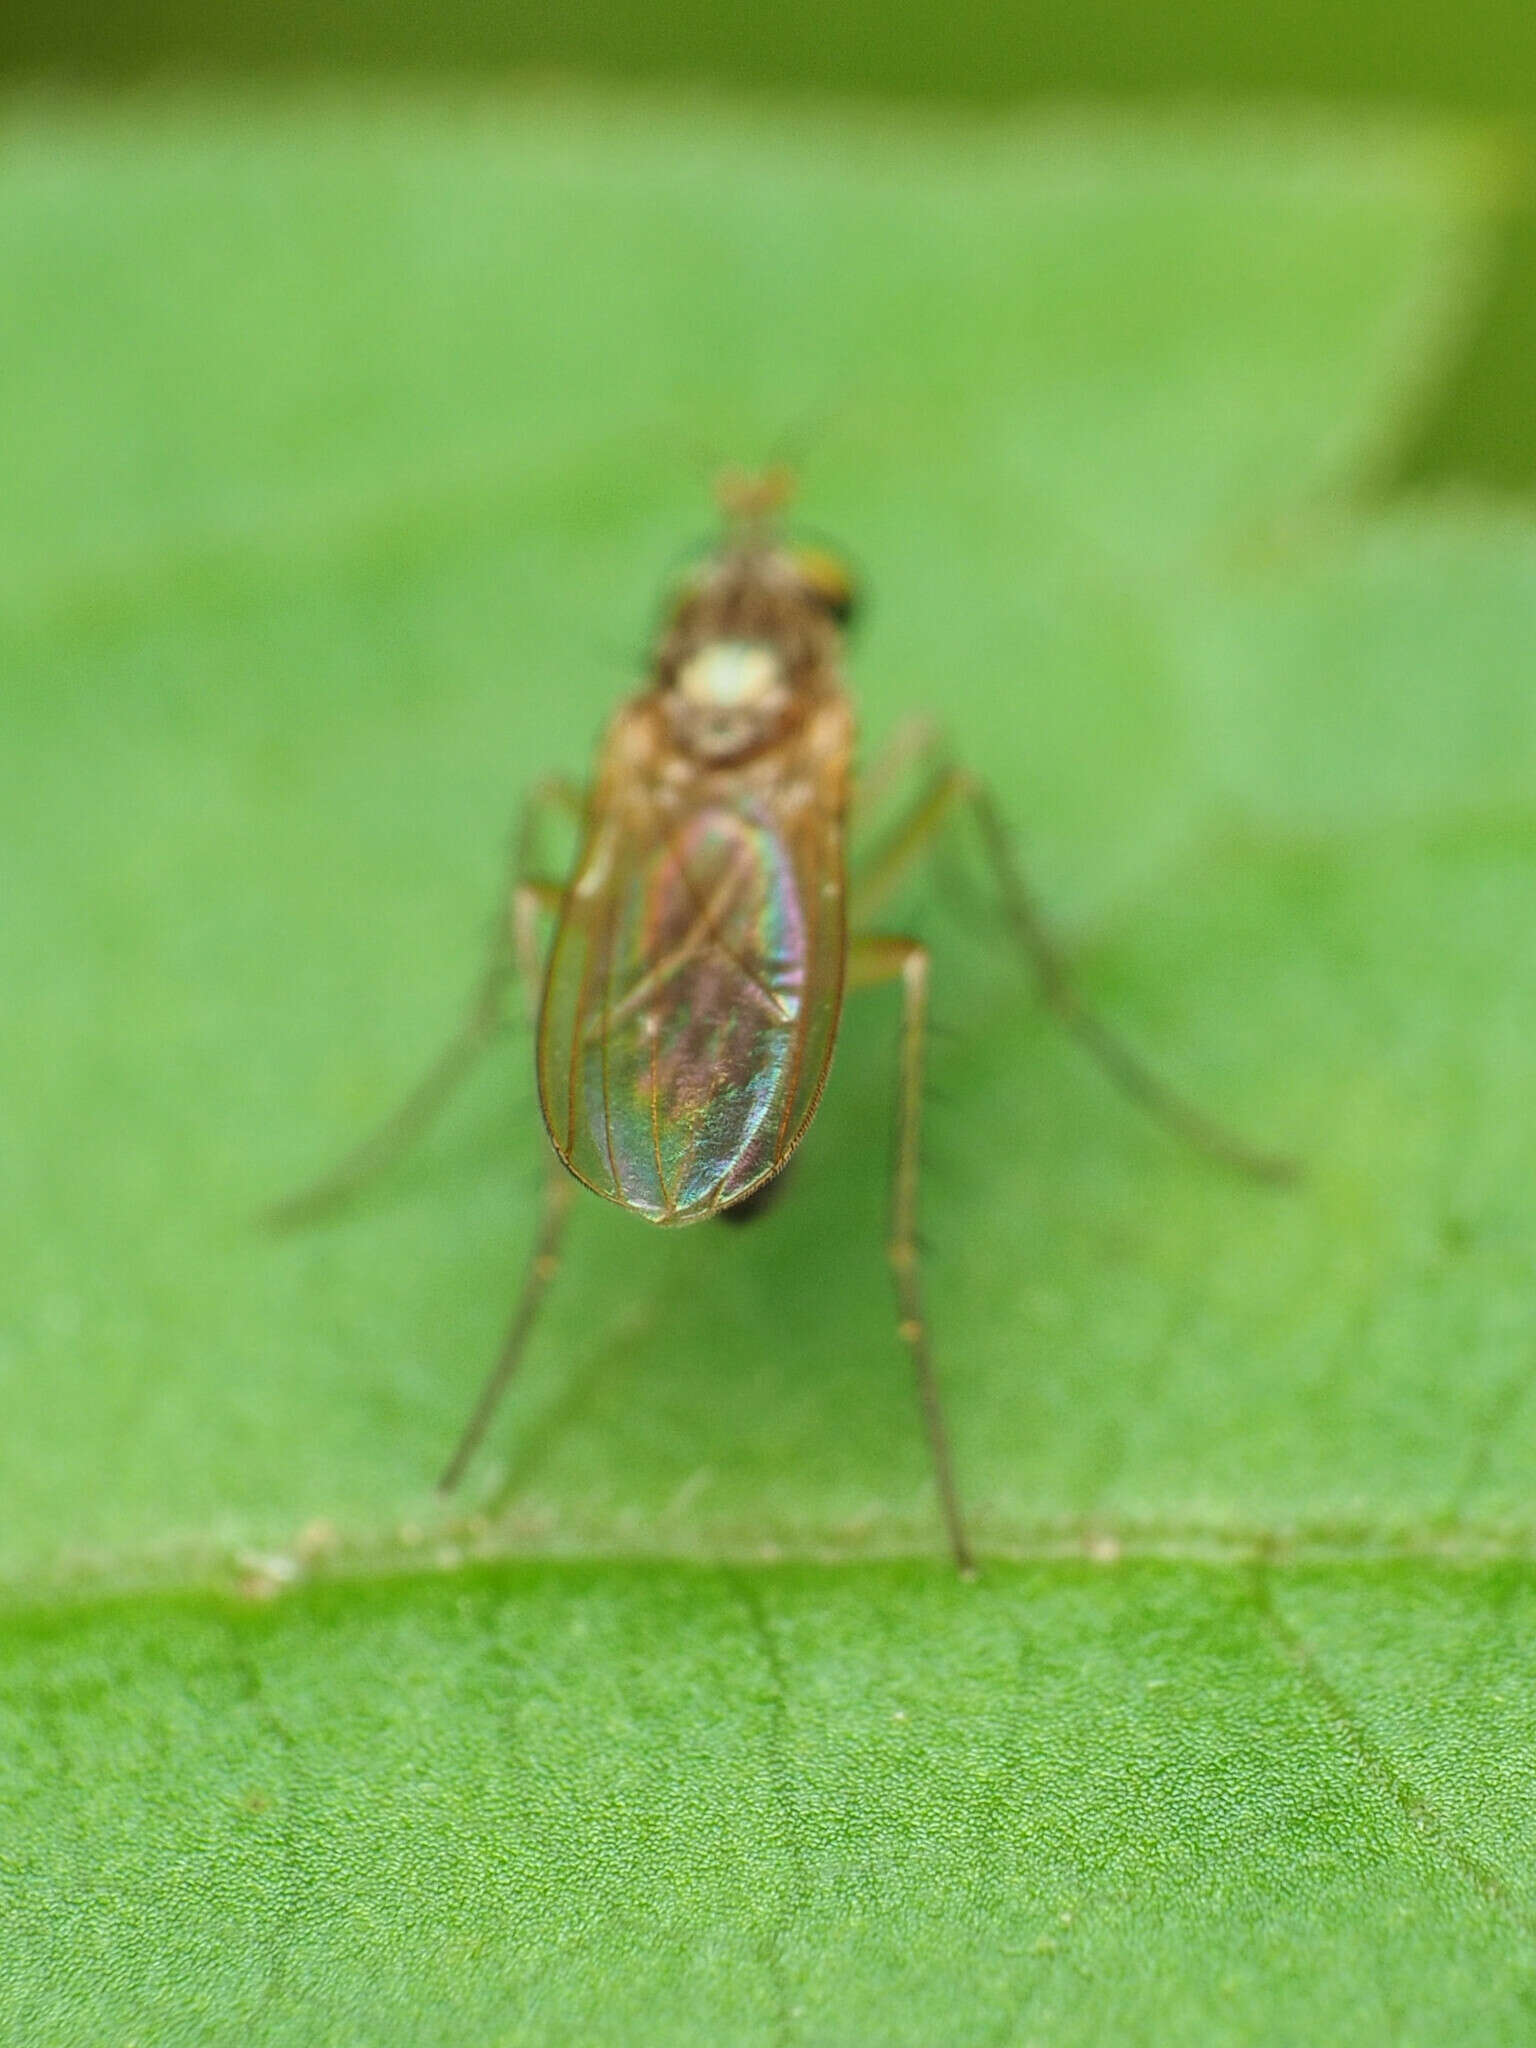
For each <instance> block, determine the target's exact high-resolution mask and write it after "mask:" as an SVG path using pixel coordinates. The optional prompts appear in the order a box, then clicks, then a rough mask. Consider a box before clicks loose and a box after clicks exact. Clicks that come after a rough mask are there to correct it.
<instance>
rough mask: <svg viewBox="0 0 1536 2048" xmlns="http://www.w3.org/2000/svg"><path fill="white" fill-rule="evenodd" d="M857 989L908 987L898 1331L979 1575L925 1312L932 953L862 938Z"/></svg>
mask: <svg viewBox="0 0 1536 2048" xmlns="http://www.w3.org/2000/svg"><path fill="white" fill-rule="evenodd" d="M848 973H849V984H850V986H851V987H855V988H857V987H861V986H862V987H869V986H871V985H874V984H878V983H880V982H886V981H896V980H899V981H900V983H901V1068H900V1076H899V1079H898V1082H897V1092H896V1164H895V1174H894V1178H893V1181H892V1186H891V1220H890V1237H889V1241H888V1243H887V1247H886V1251H887V1256H888V1257H889V1259H890V1263H891V1275H892V1278H893V1279H894V1281H895V1284H896V1329H897V1333H898V1335H899V1336H900V1338H901V1341H902V1342H903V1343H904V1344H905V1345H906V1347H907V1350H908V1352H909V1353H910V1355H911V1359H912V1367H913V1371H914V1373H915V1375H916V1378H917V1397H918V1401H919V1403H920V1404H921V1407H922V1411H923V1426H924V1428H925V1429H926V1431H927V1433H928V1449H929V1451H930V1453H931V1455H932V1458H933V1473H934V1478H935V1480H936V1481H937V1484H938V1489H939V1504H940V1506H941V1508H942V1509H943V1513H944V1527H945V1530H946V1531H947V1533H948V1536H949V1548H950V1554H951V1555H952V1556H953V1558H954V1560H955V1568H956V1570H957V1571H958V1572H959V1573H960V1575H961V1576H962V1578H967V1579H969V1578H974V1577H975V1575H976V1567H975V1565H974V1563H973V1562H972V1559H971V1549H970V1545H969V1543H968V1542H967V1541H966V1535H965V1522H964V1519H963V1517H962V1515H961V1512H960V1496H959V1493H958V1492H957V1490H956V1487H955V1472H954V1461H953V1459H952V1458H951V1456H950V1449H949V1432H948V1430H947V1428H946V1427H945V1423H944V1404H943V1402H942V1400H941V1399H940V1397H939V1384H938V1380H937V1378H936V1376H935V1374H934V1370H933V1355H932V1352H931V1350H930V1347H929V1342H928V1320H927V1317H926V1315H925V1314H924V1311H923V1291H922V1272H921V1263H920V1262H921V1249H920V1246H919V1243H918V1235H917V1194H918V1167H919V1138H920V1134H921V1126H922V1110H923V1047H924V1040H925V1038H926V1036H927V1027H928V949H927V947H926V946H924V945H921V944H919V942H918V941H917V940H916V939H901V938H880V937H870V938H861V939H855V941H854V943H853V948H852V951H851V953H850V956H849V962H848Z"/></svg>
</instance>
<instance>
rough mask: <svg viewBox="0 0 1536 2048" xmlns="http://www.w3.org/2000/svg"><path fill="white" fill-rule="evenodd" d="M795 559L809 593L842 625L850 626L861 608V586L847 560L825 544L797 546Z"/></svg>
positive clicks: (796, 568)
mask: <svg viewBox="0 0 1536 2048" xmlns="http://www.w3.org/2000/svg"><path fill="white" fill-rule="evenodd" d="M794 563H795V571H796V574H797V575H798V576H799V578H800V581H801V582H802V583H803V584H804V586H805V588H806V590H807V591H808V592H809V594H810V595H811V596H812V597H813V598H814V599H815V600H816V602H817V603H818V604H819V605H821V606H822V608H823V609H824V610H825V611H827V612H828V613H830V615H831V616H832V617H833V618H834V619H836V621H837V623H838V624H839V625H840V626H846V625H847V624H848V622H849V620H850V619H851V618H852V617H853V615H854V613H855V612H856V611H857V610H858V602H859V594H858V590H857V589H856V587H855V585H854V581H853V576H852V573H851V572H850V570H849V568H848V566H847V564H846V563H844V562H840V561H839V560H838V559H837V557H836V555H829V554H828V553H827V552H826V551H825V549H823V548H796V549H795V553H794Z"/></svg>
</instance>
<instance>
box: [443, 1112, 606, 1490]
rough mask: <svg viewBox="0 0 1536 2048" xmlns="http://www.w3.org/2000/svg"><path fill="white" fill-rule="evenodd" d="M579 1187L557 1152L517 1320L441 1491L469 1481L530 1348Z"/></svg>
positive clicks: (514, 1318)
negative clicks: (466, 1477)
mask: <svg viewBox="0 0 1536 2048" xmlns="http://www.w3.org/2000/svg"><path fill="white" fill-rule="evenodd" d="M575 1187H576V1183H575V1181H574V1180H573V1179H572V1178H571V1176H570V1175H569V1174H568V1173H567V1172H566V1170H565V1166H564V1164H563V1163H562V1161H561V1160H560V1158H559V1157H558V1156H557V1154H555V1153H554V1152H553V1151H552V1152H551V1153H550V1155H549V1159H548V1162H547V1164H546V1167H545V1173H544V1211H543V1215H542V1216H541V1218H540V1220H539V1234H538V1236H537V1237H536V1238H535V1239H534V1245H533V1250H532V1252H531V1253H530V1254H529V1259H528V1267H527V1271H526V1272H525V1274H524V1276H523V1287H522V1292H521V1294H520V1295H519V1296H518V1300H517V1307H516V1308H515V1309H514V1310H513V1312H512V1320H511V1322H510V1323H508V1325H507V1334H506V1336H505V1337H504V1338H503V1339H502V1343H501V1350H500V1351H499V1352H498V1354H497V1357H496V1363H495V1364H494V1365H493V1366H492V1367H491V1370H490V1373H489V1375H488V1376H487V1378H486V1381H485V1384H484V1386H483V1387H482V1388H481V1389H480V1396H479V1399H478V1400H477V1401H476V1402H475V1407H474V1413H473V1414H472V1415H471V1416H470V1418H469V1421H468V1423H467V1424H466V1425H465V1429H464V1434H463V1435H462V1436H461V1437H460V1438H459V1441H458V1443H457V1444H456V1445H455V1447H454V1452H453V1456H452V1457H451V1458H450V1459H449V1460H448V1463H447V1465H446V1466H445V1467H444V1468H443V1476H442V1478H441V1479H439V1480H438V1482H437V1490H438V1492H439V1493H452V1492H453V1490H454V1488H455V1487H456V1486H457V1485H458V1483H459V1481H460V1480H461V1479H462V1478H463V1477H464V1468H465V1467H466V1466H467V1465H468V1463H469V1461H470V1459H471V1458H472V1457H473V1456H474V1455H475V1452H476V1451H477V1450H478V1449H479V1447H480V1441H481V1438H482V1437H483V1436H484V1435H485V1432H486V1429H487V1428H488V1427H489V1425H490V1420H491V1417H492V1416H493V1415H494V1414H495V1413H496V1410H497V1407H498V1406H499V1405H500V1402H501V1397H502V1395H503V1394H504V1393H505V1392H506V1391H507V1387H508V1385H509V1384H510V1382H511V1379H512V1375H513V1374H514V1373H515V1372H516V1371H517V1368H518V1366H519V1365H520V1364H521V1363H522V1357H523V1351H524V1349H525V1347H526V1346H527V1342H528V1335H529V1332H530V1331H531V1330H532V1328H533V1322H534V1318H535V1316H537V1314H538V1312H539V1308H540V1306H541V1305H542V1303H543V1300H544V1296H545V1295H546V1293H548V1291H549V1284H550V1282H551V1281H552V1280H553V1279H554V1277H555V1274H556V1272H557V1271H558V1270H559V1266H560V1251H561V1246H562V1243H563V1241H564V1237H565V1219H566V1216H567V1215H568V1214H569V1212H570V1206H571V1195H572V1193H573V1191H574V1189H575Z"/></svg>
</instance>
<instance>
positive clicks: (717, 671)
mask: <svg viewBox="0 0 1536 2048" xmlns="http://www.w3.org/2000/svg"><path fill="white" fill-rule="evenodd" d="M788 492H789V483H788V479H787V477H786V476H785V475H784V473H783V472H780V471H773V470H770V471H768V472H767V473H766V474H765V475H763V476H762V477H758V478H739V477H735V476H730V477H727V478H726V479H724V480H723V481H722V483H721V486H720V501H721V506H722V509H723V510H724V512H725V515H726V522H727V524H726V533H725V536H724V539H723V540H722V542H721V544H720V546H719V547H717V548H716V549H715V551H714V552H713V553H712V554H710V555H708V556H706V557H705V558H704V560H702V561H701V562H699V563H697V564H696V565H695V566H694V568H693V569H692V570H690V571H689V573H688V574H687V575H686V576H685V577H684V579H683V581H682V583H681V585H680V586H679V588H678V590H677V592H676V595H675V596H674V598H673V600H672V604H671V607H670V609H669V611H668V614H667V618H666V623H665V625H664V627H663V629H662V634H661V639H660V642H659V644H658V646H657V649H656V658H655V665H654V670H653V681H654V685H655V688H656V690H657V693H658V696H659V700H660V704H661V708H662V712H663V715H664V717H665V719H666V722H667V726H668V729H669V731H670V734H671V737H672V740H673V741H674V743H675V744H676V745H677V746H679V747H681V748H682V749H683V750H684V751H685V752H686V753H688V754H691V755H692V756H693V757H694V758H695V759H696V760H699V761H702V762H705V763H707V764H716V763H718V764H720V765H725V764H727V763H729V762H732V761H737V760H741V759H744V758H745V757H747V756H749V755H751V754H755V753H757V752H758V751H759V750H760V749H762V748H764V747H769V746H773V745H775V744H776V743H777V742H779V741H780V740H782V739H784V738H785V737H786V736H787V735H788V734H789V733H790V732H792V731H793V729H794V728H795V727H796V726H797V725H798V724H799V723H800V722H801V721H802V720H803V719H804V718H805V717H806V716H807V714H808V713H809V712H810V711H811V709H812V708H813V707H814V706H815V704H816V703H817V702H818V701H820V700H821V699H822V698H824V697H825V696H826V695H827V694H828V693H829V692H830V691H834V690H837V689H838V688H840V687H841V656H842V646H843V636H844V633H845V631H846V628H847V626H848V623H849V620H850V619H851V617H852V615H853V609H854V585H853V578H852V576H851V574H850V573H849V571H848V569H847V568H846V567H845V566H844V564H843V563H842V562H840V561H839V560H838V559H837V557H836V556H835V555H832V554H829V553H827V552H826V551H825V550H823V549H820V548H808V547H800V546H796V545H794V544H793V543H791V542H789V541H787V540H785V539H783V538H782V537H781V536H780V535H779V533H778V532H777V530H776V528H775V525H774V515H775V514H776V513H777V512H778V510H779V509H780V507H781V506H782V504H783V503H784V500H785V498H786V497H787V496H788Z"/></svg>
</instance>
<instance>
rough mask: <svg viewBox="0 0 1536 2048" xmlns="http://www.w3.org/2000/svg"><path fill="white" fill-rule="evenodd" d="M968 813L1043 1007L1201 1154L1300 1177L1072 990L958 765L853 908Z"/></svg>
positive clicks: (887, 849)
mask: <svg viewBox="0 0 1536 2048" xmlns="http://www.w3.org/2000/svg"><path fill="white" fill-rule="evenodd" d="M957 808H960V809H965V810H968V811H969V812H970V814H971V817H972V818H973V820H974V821H975V824H976V829H977V832H978V834H979V836H980V839H981V844H982V849H983V851H984V853H985V855H986V859H987V865H988V867H989V868H990V869H991V872H992V879H993V883H994V885H995V887H996V889H997V892H998V896H999V898H1000V899H1001V903H1002V908H1003V914H1004V916H1005V917H1006V918H1007V920H1008V923H1009V926H1010V927H1011V929H1012V932H1013V936H1014V938H1015V940H1016V941H1017V943H1018V947H1019V950H1020V952H1021V953H1022V955H1023V956H1024V958H1025V960H1026V961H1027V962H1028V964H1029V966H1030V967H1031V968H1032V969H1033V971H1034V974H1035V978H1036V980H1037V982H1038V984H1039V988H1040V993H1041V996H1042V998H1043V999H1044V1001H1045V1003H1046V1006H1047V1007H1048V1008H1049V1009H1050V1010H1051V1011H1052V1013H1053V1014H1054V1015H1055V1016H1056V1017H1057V1018H1058V1019H1059V1020H1060V1022H1061V1023H1062V1024H1063V1025H1065V1027H1066V1028H1067V1030H1068V1031H1070V1032H1071V1034H1072V1036H1073V1037H1074V1038H1075V1039H1076V1040H1077V1042H1078V1044H1079V1045H1081V1046H1082V1047H1083V1048H1084V1050H1085V1051H1087V1052H1089V1053H1091V1054H1092V1055H1093V1057H1094V1058H1095V1059H1096V1060H1097V1061H1098V1063H1099V1065H1100V1066H1101V1067H1102V1068H1103V1069H1104V1071H1105V1073H1107V1074H1108V1075H1109V1077H1110V1079H1111V1080H1112V1081H1113V1082H1114V1083H1115V1084H1116V1086H1117V1087H1119V1088H1120V1089H1121V1090H1122V1091H1123V1092H1124V1093H1125V1094H1126V1095H1128V1096H1129V1097H1130V1098H1131V1100H1132V1101H1133V1102H1136V1103H1138V1104H1140V1106H1141V1107H1142V1108H1143V1109H1144V1110H1146V1111H1147V1112H1148V1114H1149V1115H1151V1116H1154V1117H1156V1118H1157V1119H1158V1121H1159V1122H1161V1123H1162V1124H1164V1125H1165V1126H1166V1127H1167V1128H1168V1129H1169V1130H1171V1131H1173V1132H1174V1133H1175V1134H1176V1135H1177V1136H1178V1137H1180V1138H1182V1139H1183V1140H1184V1141H1185V1143H1187V1144H1189V1145H1192V1146H1194V1148H1195V1149H1196V1150H1197V1151H1200V1152H1203V1153H1205V1154H1206V1155H1207V1157H1208V1158H1211V1159H1215V1160H1219V1161H1220V1162H1221V1164H1222V1165H1224V1166H1228V1167H1231V1168H1233V1169H1234V1170H1235V1171H1237V1172H1239V1173H1245V1174H1247V1175H1249V1176H1250V1177H1251V1178H1252V1179H1254V1180H1262V1181H1271V1182H1283V1181H1290V1180H1294V1179H1295V1178H1296V1177H1297V1172H1298V1169H1297V1166H1296V1163H1295V1161H1294V1160H1290V1159H1284V1158H1280V1157H1277V1156H1276V1155H1275V1154H1273V1153H1269V1152H1261V1151H1258V1150H1256V1149H1255V1148H1254V1147H1253V1146H1251V1145H1249V1144H1247V1143H1246V1142H1245V1141H1244V1140H1243V1139H1242V1138H1239V1137H1237V1136H1236V1135H1235V1134H1234V1133H1233V1132H1231V1131H1228V1130H1226V1129H1225V1128H1224V1127H1223V1126H1222V1125H1221V1124H1219V1123H1217V1122H1216V1121H1215V1120H1214V1119H1213V1118H1211V1117H1209V1116H1207V1115H1206V1114H1205V1112H1204V1111H1203V1110H1200V1109H1197V1108H1196V1107H1195V1106H1194V1104H1193V1103H1190V1102H1187V1101H1185V1099H1184V1097H1183V1096H1182V1095H1180V1094H1179V1093H1178V1092H1177V1091H1176V1090H1175V1089H1173V1088H1170V1087H1169V1086H1168V1084H1167V1082H1166V1081H1163V1080H1161V1079H1160V1078H1159V1076H1158V1075H1157V1074H1155V1073H1154V1072H1153V1071H1152V1069H1151V1068H1150V1067H1149V1066H1147V1065H1146V1064H1145V1063H1144V1062H1143V1061H1142V1060H1141V1059H1140V1057H1139V1056H1138V1055H1137V1054H1136V1053H1134V1052H1133V1051H1132V1050H1131V1048H1130V1047H1129V1046H1128V1045H1127V1044H1126V1043H1125V1041H1124V1040H1123V1039H1122V1038H1121V1037H1120V1036H1119V1035H1118V1033H1116V1032H1115V1031H1112V1030H1111V1029H1110V1027H1109V1025H1107V1024H1106V1023H1105V1022H1104V1020H1103V1019H1102V1018H1101V1017H1099V1016H1098V1015H1097V1014H1096V1013H1095V1012H1094V1011H1093V1010H1091V1009H1089V1007H1088V1006H1087V1004H1086V1003H1085V1002H1084V1001H1083V999H1082V997H1081V995H1080V994H1079V993H1078V991H1077V988H1076V986H1075V984H1074V983H1073V981H1072V978H1071V975H1070V974H1069V972H1068V970H1067V965H1066V961H1065V959H1064V958H1063V956H1062V954H1061V952H1060V950H1059V948H1058V947H1057V945H1056V942H1055V940H1054V939H1053V938H1052V937H1051V935H1050V933H1049V931H1048V930H1047V929H1046V925H1045V921H1044V919H1043V918H1042V916H1041V914H1040V911H1039V908H1038V906H1037V905H1036V903H1035V900H1034V895H1033V893H1032V891H1031V890H1030V888H1029V886H1028V884H1027V883H1026V881H1025V879H1024V874H1023V871H1022V869H1021V868H1020V866H1019V864H1018V861H1017V859H1016V858H1015V855H1014V851H1013V846H1012V842H1011V841H1010V839H1009V837H1008V832H1007V829H1006V827H1005V826H1004V824H1003V821H1002V817H1001V814H1000V813H999V811H998V808H997V805H996V803H995V802H994V800H993V797H992V794H991V792H990V791H989V790H988V789H987V787H986V785H985V784H984V783H982V782H979V781H978V780H977V779H976V777H975V776H973V775H971V774H969V773H967V771H966V770H964V769H963V768H956V767H953V766H942V767H939V768H937V769H935V770H934V772H933V773H932V775H931V776H930V778H929V780H928V783H927V785H926V787H925V788H924V789H923V790H922V791H921V792H920V794H919V795H918V797H917V799H916V801H915V802H914V803H913V805H912V806H911V808H910V810H909V811H908V812H907V814H906V816H905V817H904V818H902V819H901V820H900V821H899V822H898V823H897V824H896V826H895V827H894V828H893V829H892V830H891V831H890V832H889V833H888V834H887V836H886V838H885V839H884V840H883V841H882V843H881V844H880V845H879V846H878V847H877V848H876V850H875V853H874V855H873V856H872V858H871V860H870V862H869V863H868V865H867V866H866V868H865V869H864V871H863V872H862V874H861V875H860V876H859V877H858V878H857V879H856V882H855V887H854V895H853V914H854V917H855V918H856V919H858V918H859V917H861V916H867V915H868V914H869V911H870V910H871V908H872V907H874V906H875V905H876V904H878V902H879V901H880V900H881V899H882V898H883V897H885V896H886V895H888V894H889V893H890V891H891V890H892V889H893V888H894V887H895V885H896V884H897V883H898V882H899V881H900V880H901V878H902V877H903V875H904V874H905V873H906V872H907V870H908V869H909V868H910V867H911V866H912V864H913V863H914V862H915V861H916V860H917V859H918V858H919V857H920V855H921V854H922V853H923V852H925V851H926V849H927V848H928V846H929V845H930V844H931V843H932V840H933V838H934V836H935V834H936V833H937V832H938V831H939V829H940V827H941V826H942V825H943V824H944V822H945V820H946V819H947V818H948V816H949V814H950V813H951V812H952V811H953V810H955V809H957Z"/></svg>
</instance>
